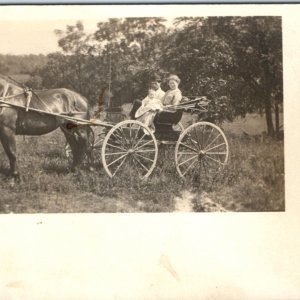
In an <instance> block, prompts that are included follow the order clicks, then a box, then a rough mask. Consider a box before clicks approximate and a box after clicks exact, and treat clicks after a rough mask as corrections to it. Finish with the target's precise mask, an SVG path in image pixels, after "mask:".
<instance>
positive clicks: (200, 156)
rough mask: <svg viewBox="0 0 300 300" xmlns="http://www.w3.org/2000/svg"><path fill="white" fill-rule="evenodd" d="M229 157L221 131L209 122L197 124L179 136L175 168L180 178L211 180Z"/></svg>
mask: <svg viewBox="0 0 300 300" xmlns="http://www.w3.org/2000/svg"><path fill="white" fill-rule="evenodd" d="M228 155H229V147H228V142H227V139H226V137H225V135H224V133H223V131H222V130H221V129H220V128H219V127H218V126H216V125H214V124H212V123H209V122H198V123H195V124H193V125H191V126H189V127H188V128H187V129H185V130H184V131H183V132H182V134H181V135H180V137H179V139H178V142H177V144H176V148H175V162H176V168H177V171H178V173H179V175H180V176H181V177H193V178H194V179H201V180H203V179H204V178H205V179H208V180H212V179H213V178H214V177H215V176H216V175H217V174H218V173H219V171H220V169H221V168H223V167H224V166H225V165H226V163H227V161H228Z"/></svg>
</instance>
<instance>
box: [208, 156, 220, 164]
mask: <svg viewBox="0 0 300 300" xmlns="http://www.w3.org/2000/svg"><path fill="white" fill-rule="evenodd" d="M205 157H206V158H209V159H211V160H213V161H215V162H216V163H218V164H221V165H224V163H222V162H221V161H219V160H216V159H214V158H212V157H210V156H209V155H205Z"/></svg>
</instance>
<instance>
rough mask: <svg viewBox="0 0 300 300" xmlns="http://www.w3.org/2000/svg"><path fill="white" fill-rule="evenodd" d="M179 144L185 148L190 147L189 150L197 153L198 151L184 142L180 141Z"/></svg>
mask: <svg viewBox="0 0 300 300" xmlns="http://www.w3.org/2000/svg"><path fill="white" fill-rule="evenodd" d="M180 145H182V146H183V147H186V148H187V149H190V150H192V151H194V152H197V153H198V151H197V150H196V149H194V148H192V147H190V146H188V145H186V144H184V143H182V142H180Z"/></svg>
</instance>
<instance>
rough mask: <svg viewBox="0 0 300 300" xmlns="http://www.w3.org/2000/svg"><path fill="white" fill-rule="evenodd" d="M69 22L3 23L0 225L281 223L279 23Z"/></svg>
mask: <svg viewBox="0 0 300 300" xmlns="http://www.w3.org/2000/svg"><path fill="white" fill-rule="evenodd" d="M35 8H36V7H35ZM10 9H13V7H10ZM49 9H50V7H49ZM52 9H53V7H52ZM71 10H72V6H70V7H69V11H71ZM29 11H30V10H29ZM67 18H69V17H68V16H66V19H65V20H63V19H59V20H49V19H39V20H37V19H36V18H33V19H28V20H22V19H20V20H19V19H16V20H11V19H10V20H9V19H8V20H1V21H0V23H1V26H0V28H1V29H0V31H1V36H2V40H3V42H2V43H1V46H0V88H1V100H0V126H1V128H0V137H1V144H2V146H1V148H0V151H1V152H0V153H1V155H0V186H1V190H2V196H1V201H0V212H1V213H101V212H174V211H183V212H215V211H217V212H219V211H223V212H226V211H236V212H240V211H245V212H247V211H251V212H260V211H284V210H285V199H284V124H283V64H282V19H281V17H280V16H232V17H231V16H201V14H199V16H191V17H189V16H181V15H178V16H176V17H163V16H161V17H157V16H154V17H130V16H129V17H126V16H125V17H120V18H113V17H104V16H99V18H98V19H90V18H87V17H86V15H84V14H83V15H82V17H81V18H76V19H75V18H74V19H67ZM4 41H5V42H4Z"/></svg>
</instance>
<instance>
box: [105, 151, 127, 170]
mask: <svg viewBox="0 0 300 300" xmlns="http://www.w3.org/2000/svg"><path fill="white" fill-rule="evenodd" d="M126 155H127V153H126V154H123V155H121V156H120V157H119V158H117V159H115V160H114V161H112V162H111V163H110V164H108V165H107V166H108V167H109V166H111V165H112V164H114V163H116V162H117V161H119V160H120V159H122V158H123V157H125V156H126Z"/></svg>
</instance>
